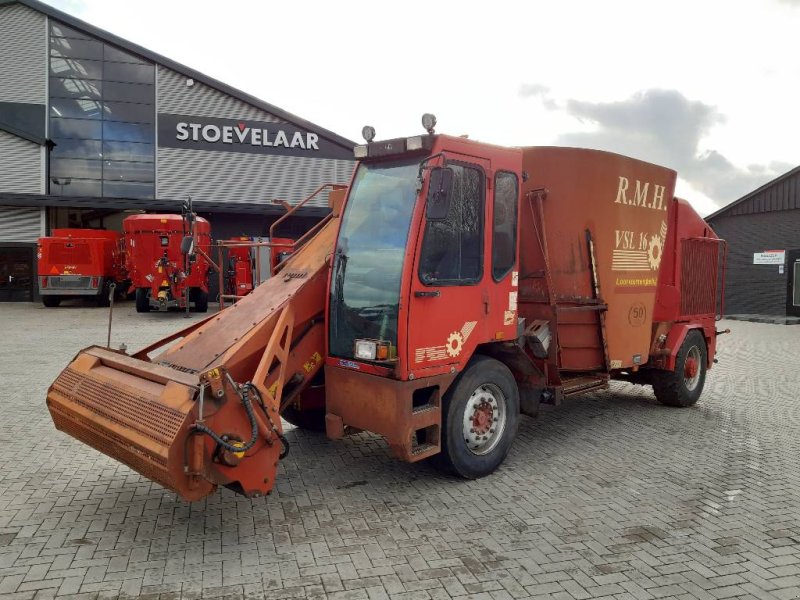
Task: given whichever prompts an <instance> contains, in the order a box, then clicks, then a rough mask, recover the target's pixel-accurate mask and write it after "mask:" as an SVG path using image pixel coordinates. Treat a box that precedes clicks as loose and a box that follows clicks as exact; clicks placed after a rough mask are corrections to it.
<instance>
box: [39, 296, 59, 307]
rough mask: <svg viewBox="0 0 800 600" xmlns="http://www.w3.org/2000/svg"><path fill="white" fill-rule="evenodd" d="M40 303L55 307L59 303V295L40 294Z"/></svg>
mask: <svg viewBox="0 0 800 600" xmlns="http://www.w3.org/2000/svg"><path fill="white" fill-rule="evenodd" d="M42 304H44V305H45V306H46V307H47V308H55V307H56V306H58V305H59V304H61V297H60V296H42Z"/></svg>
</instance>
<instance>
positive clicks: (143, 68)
mask: <svg viewBox="0 0 800 600" xmlns="http://www.w3.org/2000/svg"><path fill="white" fill-rule="evenodd" d="M103 79H105V80H106V81H125V82H127V83H154V82H155V67H153V65H132V64H129V63H113V62H107V63H105V64H104V71H103Z"/></svg>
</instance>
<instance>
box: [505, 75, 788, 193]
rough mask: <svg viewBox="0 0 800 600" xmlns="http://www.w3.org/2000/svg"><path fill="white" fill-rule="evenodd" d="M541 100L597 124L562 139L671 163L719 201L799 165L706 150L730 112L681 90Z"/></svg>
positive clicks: (533, 92) (532, 93) (535, 91)
mask: <svg viewBox="0 0 800 600" xmlns="http://www.w3.org/2000/svg"><path fill="white" fill-rule="evenodd" d="M523 87H525V86H523ZM539 88H543V89H544V91H541V92H540V91H538V90H539ZM525 89H526V90H527V91H528V94H527V95H528V96H531V97H537V96H541V95H542V94H546V93H547V92H546V88H544V86H539V85H538V84H536V85H533V86H530V87H529V88H527V87H526V88H525ZM522 92H523V89H522V88H520V95H522ZM542 101H543V103H544V105H545V106H546V107H547V108H549V109H551V110H561V111H563V112H565V113H567V114H568V115H570V116H572V117H574V118H576V119H578V120H579V121H581V122H584V123H590V124H592V125H593V126H594V130H593V131H588V132H587V131H584V132H575V133H566V134H563V135H561V136H559V138H558V140H557V143H558V144H560V145H565V146H578V147H584V148H597V149H600V150H608V151H611V152H618V153H620V154H625V155H628V156H633V157H636V158H640V159H642V160H646V161H649V162H653V163H656V164H660V165H664V166H667V167H670V168H672V169H675V170H676V171H677V172H678V174H679V175H680V176H681V177H682V178H683V179H685V180H686V181H687V182H689V184H691V186H692V187H693V188H694V189H696V190H697V191H699V192H701V193H703V194H705V195H706V196H708V197H709V198H711V199H713V200H714V201H715V202H716V203H717V204H718V205H719V206H723V205H725V204H727V203H729V202H732V201H733V200H735V199H737V198H739V197H741V196H743V195H744V194H746V193H748V192H750V191H752V190H754V189H755V188H757V187H759V186H760V185H763V184H764V183H766V182H767V181H769V180H770V179H773V178H774V177H776V176H777V175H779V174H781V173H783V172H785V171H788V170H789V169H791V168H792V167H793V166H794V165H790V164H787V163H779V162H773V163H770V164H766V165H749V166H747V167H739V166H736V165H734V164H733V163H732V162H731V161H730V160H728V159H727V158H726V157H725V156H723V155H722V154H721V153H719V152H717V151H716V150H706V151H703V150H701V149H700V145H701V141H702V140H703V139H704V138H705V137H707V136H708V134H709V133H710V132H711V130H712V129H713V128H714V127H715V126H717V125H720V124H722V123H724V122H725V116H724V115H723V114H722V113H720V112H719V110H718V109H717V108H716V107H715V106H712V105H710V104H705V103H704V102H701V101H699V100H690V99H688V98H686V97H685V96H684V95H683V94H681V93H680V92H678V91H676V90H662V89H650V90H645V91H641V92H638V93H636V94H634V95H633V96H631V97H630V98H627V99H625V100H619V101H615V102H588V101H584V100H576V99H568V100H566V101H564V102H563V103H561V104H559V105H558V106H556V103H555V102H554V101H553V100H552V99H551V98H550V97H549V96H545V97H543V98H542Z"/></svg>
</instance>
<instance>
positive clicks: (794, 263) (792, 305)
mask: <svg viewBox="0 0 800 600" xmlns="http://www.w3.org/2000/svg"><path fill="white" fill-rule="evenodd" d="M786 255H787V259H788V260H787V265H786V268H787V269H788V272H787V273H786V283H787V290H786V315H787V316H790V317H800V250H789V251H788V252H787V253H786Z"/></svg>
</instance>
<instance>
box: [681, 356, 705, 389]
mask: <svg viewBox="0 0 800 600" xmlns="http://www.w3.org/2000/svg"><path fill="white" fill-rule="evenodd" d="M700 371H701V369H700V348H698V347H697V346H692V347H691V348H689V352H688V353H687V354H686V361H685V362H684V364H683V383H684V385H685V386H686V389H687V390H689V391H690V392H692V391H694V389H695V388H696V387H697V384H698V383H699V382H700Z"/></svg>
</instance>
